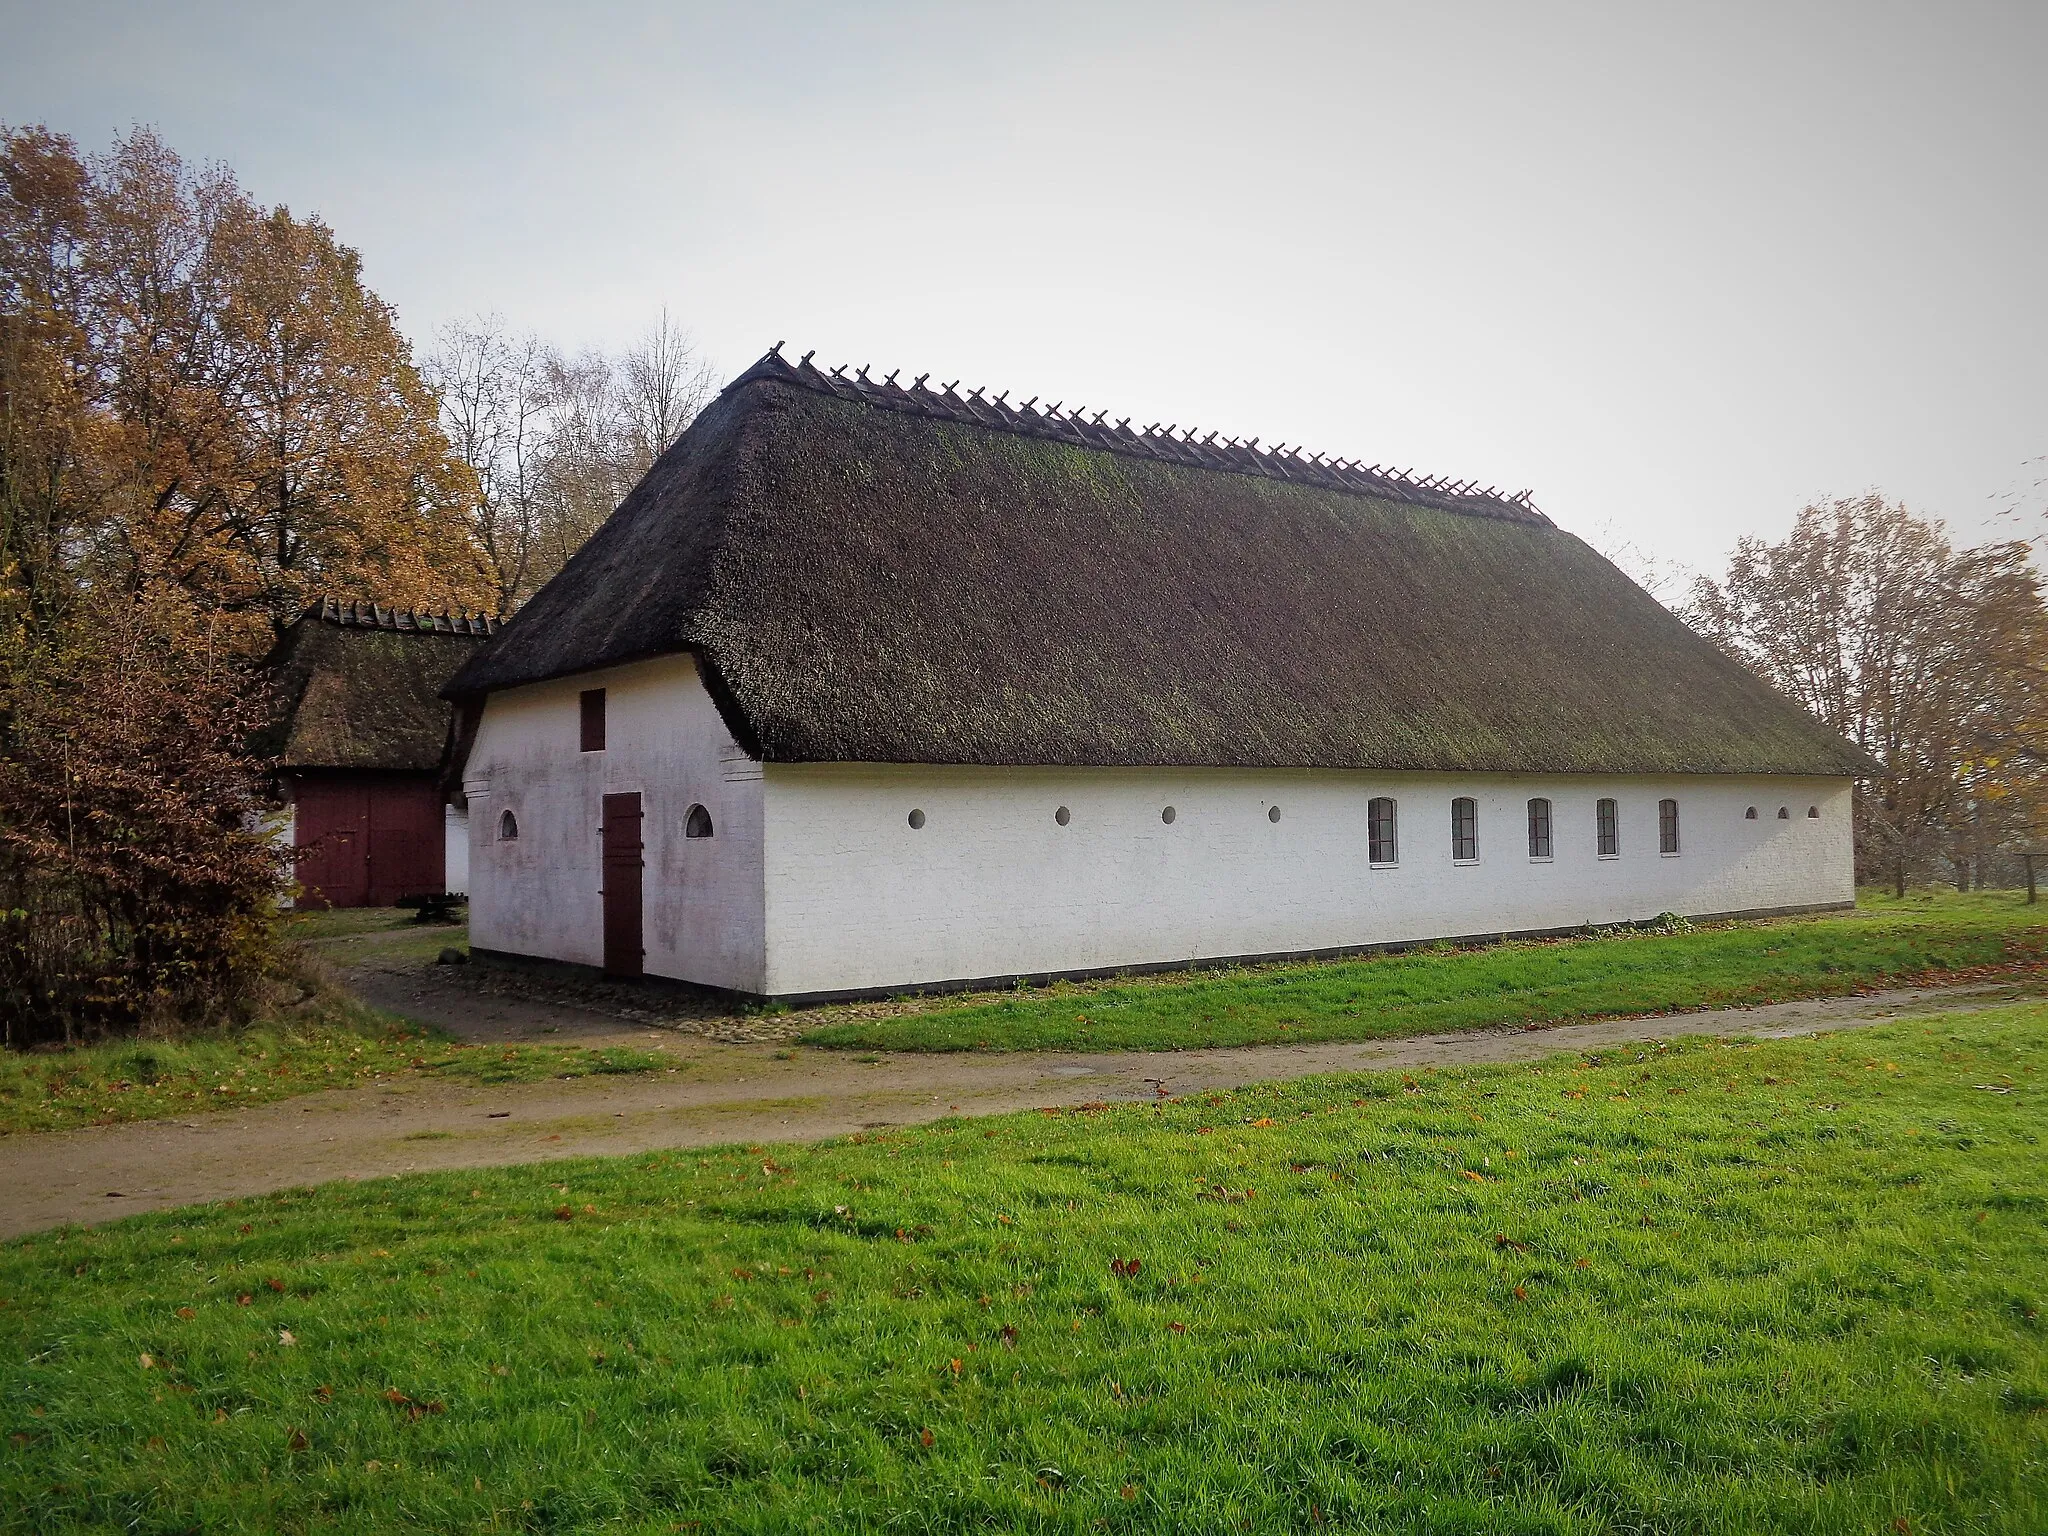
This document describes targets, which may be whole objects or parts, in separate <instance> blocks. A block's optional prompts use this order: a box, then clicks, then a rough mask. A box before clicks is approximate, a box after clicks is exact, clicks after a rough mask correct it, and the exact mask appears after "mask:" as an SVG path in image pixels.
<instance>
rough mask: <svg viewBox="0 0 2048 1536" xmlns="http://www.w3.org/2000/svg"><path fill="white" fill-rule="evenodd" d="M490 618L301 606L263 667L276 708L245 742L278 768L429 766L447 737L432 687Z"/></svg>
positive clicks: (489, 628) (435, 763)
mask: <svg viewBox="0 0 2048 1536" xmlns="http://www.w3.org/2000/svg"><path fill="white" fill-rule="evenodd" d="M497 628H498V621H497V620H496V619H489V618H483V617H480V616H475V615H470V614H450V613H439V614H436V613H422V612H417V611H415V610H412V609H408V608H387V607H384V606H383V605H381V604H377V603H338V602H335V601H333V600H332V599H329V600H327V601H325V602H321V603H316V604H314V605H313V606H312V607H310V608H308V609H307V610H306V611H305V613H304V614H302V615H301V616H300V617H299V618H298V619H297V620H296V621H295V622H294V623H293V624H292V626H291V628H289V629H287V630H286V631H285V633H284V635H283V636H282V638H280V639H279V640H278V642H277V645H276V646H275V647H274V648H273V649H272V651H271V653H270V657H269V659H268V660H267V661H266V662H265V669H266V671H267V673H268V675H269V678H270V683H271V687H272V690H273V693H274V695H275V697H276V700H277V713H276V715H275V716H274V717H273V719H272V721H271V723H270V725H269V727H268V728H267V729H266V730H265V731H264V732H263V734H262V736H261V737H259V739H258V740H257V741H256V742H255V743H254V746H255V749H256V751H257V753H258V755H259V756H263V757H274V758H276V759H277V760H278V766H279V767H282V768H375V769H386V770H397V771H415V770H417V771H431V770H433V769H436V768H438V767H439V766H440V765H441V755H442V752H443V751H444V749H445V748H446V746H447V741H448V705H447V704H446V703H444V702H443V701H442V699H441V696H440V692H441V689H442V688H443V687H444V686H445V685H446V684H447V682H448V680H449V679H450V678H451V677H453V676H454V675H455V672H456V669H457V668H459V667H460V666H461V665H462V664H463V663H464V662H465V661H467V660H469V659H470V657H472V656H473V655H475V654H476V650H477V647H478V646H479V645H481V644H482V643H483V641H484V640H485V639H486V638H487V637H489V636H490V635H492V634H495V633H496V632H497Z"/></svg>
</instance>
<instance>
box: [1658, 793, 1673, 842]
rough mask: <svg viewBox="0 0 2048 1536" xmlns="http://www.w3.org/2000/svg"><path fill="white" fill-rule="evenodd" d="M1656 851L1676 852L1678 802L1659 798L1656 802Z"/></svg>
mask: <svg viewBox="0 0 2048 1536" xmlns="http://www.w3.org/2000/svg"><path fill="white" fill-rule="evenodd" d="M1657 851H1658V852H1659V853H1676V852H1678V802H1677V801H1676V800H1659V801H1658V802H1657Z"/></svg>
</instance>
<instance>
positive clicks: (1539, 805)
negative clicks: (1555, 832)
mask: <svg viewBox="0 0 2048 1536" xmlns="http://www.w3.org/2000/svg"><path fill="white" fill-rule="evenodd" d="M1529 857H1530V858H1532V859H1547V858H1549V857H1550V802H1549V801H1548V800H1545V799H1542V798H1540V797H1539V798H1537V799H1535V800H1531V801H1530V802H1529Z"/></svg>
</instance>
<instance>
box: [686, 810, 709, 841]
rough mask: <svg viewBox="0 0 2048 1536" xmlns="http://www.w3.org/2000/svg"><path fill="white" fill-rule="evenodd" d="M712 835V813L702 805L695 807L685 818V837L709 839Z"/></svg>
mask: <svg viewBox="0 0 2048 1536" xmlns="http://www.w3.org/2000/svg"><path fill="white" fill-rule="evenodd" d="M710 835H711V813H710V812H709V811H707V810H705V809H704V807H703V806H701V805H693V806H691V807H690V809H689V811H688V812H687V813H686V814H685V815H684V817H683V836H685V837H709V836H710Z"/></svg>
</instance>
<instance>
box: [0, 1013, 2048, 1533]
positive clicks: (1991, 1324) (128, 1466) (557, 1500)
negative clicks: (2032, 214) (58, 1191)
mask: <svg viewBox="0 0 2048 1536" xmlns="http://www.w3.org/2000/svg"><path fill="white" fill-rule="evenodd" d="M2044 1042H2048V1007H2044V1006H2042V1005H2039V1004H2033V1005H2022V1006H2014V1007H2006V1008H2002V1009H1998V1010H1993V1011H1990V1012H1985V1013H1980V1014H1975V1015H1968V1016H1951V1017H1948V1018H1941V1019H1934V1020H1916V1021H1913V1022H1911V1023H1905V1022H1901V1023H1897V1024H1891V1025H1886V1026H1882V1027H1877V1028H1871V1029H1866V1030H1859V1031H1856V1032H1854V1033H1847V1034H1841V1035H1836V1036H1823V1037H1817V1038H1813V1039H1808V1040H1800V1041H1788V1042H1776V1043H1763V1044H1742V1043H1730V1042H1715V1041H1707V1040H1697V1039H1696V1040H1688V1041H1684V1042H1681V1043H1675V1044H1673V1045H1671V1046H1669V1047H1668V1048H1666V1047H1662V1046H1654V1045H1646V1046H1643V1047H1640V1048H1630V1049H1622V1050H1610V1051H1604V1052H1601V1053H1598V1054H1597V1055H1595V1056H1592V1057H1589V1058H1572V1057H1557V1058H1552V1059H1551V1060H1549V1061H1547V1062H1544V1063H1541V1064H1538V1065H1534V1066H1528V1065H1523V1066H1511V1067H1510V1066H1500V1067H1487V1068H1469V1069H1460V1070H1456V1071H1443V1072H1435V1073H1419V1074H1416V1075H1414V1076H1412V1077H1410V1078H1406V1079H1404V1078H1402V1077H1399V1076H1388V1075H1381V1076H1354V1077H1349V1078H1345V1079H1326V1080H1323V1081H1320V1082H1303V1083H1297V1084H1292V1085H1289V1086H1286V1087H1284V1088H1266V1089H1255V1090H1248V1091H1242V1092H1239V1093H1235V1094H1228V1095H1211V1096H1206V1097H1203V1098H1200V1099H1193V1100H1188V1101H1184V1102H1175V1103H1171V1104H1164V1105H1157V1106H1154V1105H1139V1106H1122V1107H1116V1108H1109V1109H1100V1110H1094V1111H1088V1112H1081V1113H1069V1114H1044V1115H1023V1116H1012V1117H1008V1118H1004V1119H1001V1120H994V1121H977V1122H960V1121H949V1122H940V1123H938V1124H935V1125H933V1126H930V1127H926V1128H922V1129H918V1130H909V1131H896V1132H890V1133H886V1134H880V1135H875V1136H871V1137H868V1138H866V1139H865V1140H863V1139H862V1138H859V1137H855V1138H852V1139H850V1140H848V1141H842V1142H839V1143H836V1144H832V1145H828V1146H823V1147H816V1148H809V1149H799V1150H786V1149H781V1148H776V1149H770V1150H764V1149H762V1148H758V1147H756V1148H750V1149H746V1150H744V1151H740V1150H728V1151H722V1152H717V1153H706V1154H701V1155H700V1154H695V1153H692V1154H683V1155H671V1156H661V1157H640V1158H634V1159H622V1160H610V1161H581V1162H565V1163H551V1164H546V1165H543V1166H538V1167H529V1168H515V1169H503V1170H493V1171H490V1172H476V1173H467V1174H438V1175H426V1176H416V1177H409V1178H405V1179H401V1180H388V1181H378V1182H375V1183H370V1184H361V1185H354V1184H339V1185H330V1186H328V1187H325V1188H323V1189H319V1190H316V1191H310V1192H303V1191H302V1192H296V1193H290V1194H284V1195H278V1196H275V1197H271V1198H267V1199H263V1200H256V1201H249V1202H244V1203H242V1204H241V1205H239V1206H235V1205H232V1204H230V1205H225V1206H218V1207H211V1208H205V1209H194V1210H187V1211H180V1212H170V1213H164V1214H161V1215H156V1216H146V1217H139V1218H135V1219H132V1220H129V1221H125V1222H123V1223H120V1224H118V1225H116V1226H113V1227H109V1228H104V1229H101V1230H98V1231H93V1232H69V1233H64V1234H56V1235H44V1236H41V1237H38V1238H34V1239H31V1240H27V1241H20V1242H16V1243H13V1244H9V1245H7V1246H5V1247H4V1248H0V1436H4V1437H0V1530H4V1531H8V1532H30V1531H33V1532H39V1533H52V1532H64V1531H74V1530H103V1531H115V1530H120V1531H133V1532H172V1531H190V1530H205V1531H208V1532H234V1531H265V1532H267V1531H286V1532H294V1531H314V1530H318V1531H337V1532H384V1531H393V1530H415V1529H425V1530H500V1531H535V1532H538V1531H546V1532H583V1531H598V1530H603V1531H607V1532H648V1533H652V1532H669V1531H674V1530H678V1529H683V1530H705V1531H720V1532H727V1531H740V1532H745V1531H760V1532H781V1531H792V1530H816V1531H822V1532H847V1531H879V1530H883V1529H888V1530H897V1531H921V1532H934V1531H958V1532H966V1531H977V1532H979V1531H1007V1530H1022V1531H1071V1532H1077V1533H1079V1532H1092V1531H1097V1530H1107V1531H1137V1530H1147V1531H1174V1532H1217V1533H1222V1532H1241V1531H1245V1530H1252V1531H1260V1532H1265V1531H1285V1530H1301V1531H1310V1530H1314V1529H1318V1528H1320V1527H1321V1526H1323V1525H1325V1524H1326V1525H1327V1526H1328V1528H1332V1529H1347V1530H1377V1531H1434V1532H1454V1531H1455V1532H1478V1531H1501V1532H1520V1533H1533V1532H1558V1533H1567V1532H1568V1533H1588V1536H1590V1533H1594V1532H1608V1531H1617V1530H1627V1531H1636V1532H1699V1533H1716V1536H1718V1533H1725V1532H1752V1531H1773V1532H1787V1533H1791V1532H1799V1533H1808V1532H1815V1533H1843V1536H1847V1533H1879V1532H1882V1533H1891V1532H1898V1531H1908V1532H1913V1533H1921V1536H1931V1533H1940V1532H1962V1531H1970V1532H2001V1533H2012V1536H2021V1533H2035V1532H2039V1531H2042V1530H2044V1529H2048V1323H2044V1320H2043V1315H2042V1314H2043V1307H2044V1304H2048V1158H2044V1156H2043V1150H2042V1145H2041V1138H2042V1135H2043V1133H2044V1131H2048V1102H2044V1083H2043V1071H2042V1069H2043V1066H2044V1064H2048V1043H2044ZM1987 1090H1999V1091H1987ZM2005 1090H2009V1091H2005Z"/></svg>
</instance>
